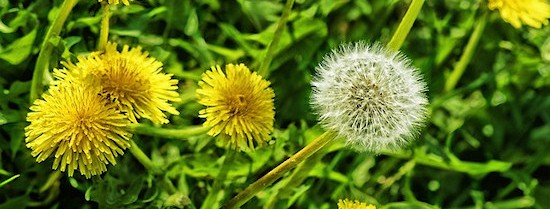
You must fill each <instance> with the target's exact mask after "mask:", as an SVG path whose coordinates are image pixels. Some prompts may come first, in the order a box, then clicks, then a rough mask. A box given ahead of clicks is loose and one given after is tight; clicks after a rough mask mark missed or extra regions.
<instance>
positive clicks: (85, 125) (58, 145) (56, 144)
mask: <svg viewBox="0 0 550 209" xmlns="http://www.w3.org/2000/svg"><path fill="white" fill-rule="evenodd" d="M94 88H97V87H94V86H84V85H78V82H61V83H57V86H52V87H50V89H49V90H48V93H46V94H44V96H43V99H37V100H35V102H34V104H33V105H32V106H31V108H30V109H31V112H30V113H28V115H27V121H29V122H30V124H29V125H28V126H27V127H26V128H25V136H26V139H25V142H26V146H27V147H28V148H30V149H31V150H32V152H31V154H32V156H33V157H36V161H37V162H42V161H44V160H46V159H47V158H49V157H50V156H53V157H54V158H55V159H54V161H53V166H52V168H53V169H54V170H57V169H59V170H61V171H63V172H64V171H67V172H68V174H69V176H73V173H74V171H75V170H78V171H80V173H81V174H82V175H84V176H86V178H90V177H91V176H93V175H99V174H101V173H103V172H105V171H106V170H107V168H106V165H107V164H112V165H115V164H116V161H115V157H117V156H118V155H123V154H124V152H123V150H125V149H126V148H128V147H129V146H130V143H129V141H130V138H131V134H130V133H129V132H128V130H127V126H128V124H129V121H128V120H127V119H126V116H124V115H123V114H122V113H120V111H118V110H117V108H116V106H115V105H114V104H112V103H110V102H109V101H106V100H105V99H104V98H102V97H101V96H100V95H98V94H97V90H94Z"/></svg>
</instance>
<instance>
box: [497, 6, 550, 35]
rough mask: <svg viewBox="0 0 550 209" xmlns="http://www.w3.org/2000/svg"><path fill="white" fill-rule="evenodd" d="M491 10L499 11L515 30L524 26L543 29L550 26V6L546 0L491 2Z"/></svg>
mask: <svg viewBox="0 0 550 209" xmlns="http://www.w3.org/2000/svg"><path fill="white" fill-rule="evenodd" d="M488 7H489V9H491V10H495V9H498V10H499V12H500V16H501V17H502V19H504V21H505V22H507V23H510V24H511V25H512V26H514V27H515V28H521V26H522V24H525V25H529V26H531V27H534V28H541V27H542V25H547V24H548V18H550V4H548V2H547V1H546V0H489V4H488Z"/></svg>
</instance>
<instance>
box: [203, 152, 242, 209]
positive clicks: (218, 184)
mask: <svg viewBox="0 0 550 209" xmlns="http://www.w3.org/2000/svg"><path fill="white" fill-rule="evenodd" d="M235 154H236V152H235V150H233V149H228V150H227V155H226V156H225V159H224V160H223V163H222V166H221V168H220V171H219V172H218V176H217V177H216V179H214V184H213V185H212V190H210V192H209V193H208V195H207V196H206V199H205V200H204V203H203V205H202V206H201V208H202V209H210V208H216V207H219V206H217V205H215V204H216V203H217V202H216V201H217V200H218V196H219V194H220V190H221V188H222V185H223V182H224V181H225V179H226V178H227V173H228V172H229V168H230V166H229V164H231V162H233V160H234V159H235Z"/></svg>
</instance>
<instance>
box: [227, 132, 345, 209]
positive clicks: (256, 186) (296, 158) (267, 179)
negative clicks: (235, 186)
mask: <svg viewBox="0 0 550 209" xmlns="http://www.w3.org/2000/svg"><path fill="white" fill-rule="evenodd" d="M335 136H336V135H335V134H333V133H331V132H328V131H327V132H325V133H323V134H322V135H320V136H319V137H317V139H315V140H313V141H312V142H311V143H310V144H308V145H307V146H306V147H304V148H303V149H302V150H300V151H298V152H297V153H296V154H294V155H293V156H291V157H290V158H288V159H287V160H285V161H284V162H283V163H281V164H279V165H278V166H277V167H275V168H274V169H273V170H271V171H269V173H267V174H266V175H264V176H263V177H261V178H260V179H258V180H257V181H256V182H254V183H252V184H250V185H249V186H248V187H247V188H246V189H244V190H243V191H241V192H240V193H239V194H237V196H235V197H233V199H231V200H229V201H228V202H227V203H226V204H225V205H224V206H223V207H222V208H226V209H234V208H239V207H240V206H241V205H243V204H244V203H246V202H247V201H248V200H250V199H251V198H252V197H253V196H254V195H255V194H256V193H258V192H259V191H261V190H262V189H264V188H266V187H267V186H269V185H271V184H272V183H273V182H274V181H275V180H277V179H279V178H280V177H281V176H283V175H284V174H285V173H287V172H288V171H289V170H290V169H292V168H294V167H296V166H297V165H298V164H299V163H301V162H303V161H304V160H305V159H307V158H308V157H310V156H311V155H313V154H314V153H315V152H317V151H319V150H320V149H321V148H323V147H324V146H326V145H327V144H329V143H330V142H331V141H333V140H334V138H335Z"/></svg>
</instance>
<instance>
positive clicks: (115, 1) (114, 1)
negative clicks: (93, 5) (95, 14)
mask: <svg viewBox="0 0 550 209" xmlns="http://www.w3.org/2000/svg"><path fill="white" fill-rule="evenodd" d="M98 1H99V2H103V1H104V0H98ZM121 1H122V3H123V4H124V5H126V6H128V5H130V2H131V1H133V0H107V1H106V2H107V3H108V4H118V3H120V2H121Z"/></svg>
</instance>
